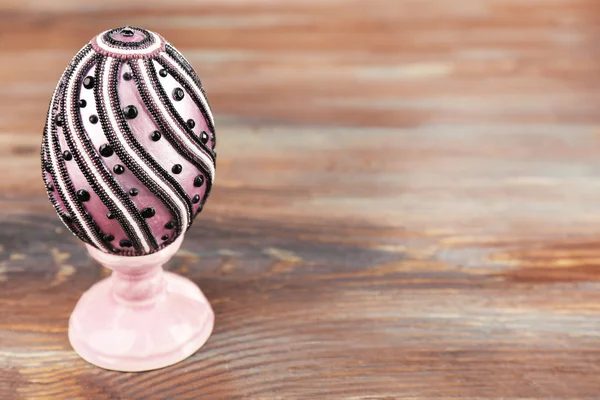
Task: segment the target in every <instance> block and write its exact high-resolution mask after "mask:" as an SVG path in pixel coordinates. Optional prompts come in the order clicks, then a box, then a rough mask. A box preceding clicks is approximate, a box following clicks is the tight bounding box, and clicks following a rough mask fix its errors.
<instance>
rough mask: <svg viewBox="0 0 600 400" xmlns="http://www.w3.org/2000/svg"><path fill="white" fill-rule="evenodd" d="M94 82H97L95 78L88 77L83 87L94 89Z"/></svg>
mask: <svg viewBox="0 0 600 400" xmlns="http://www.w3.org/2000/svg"><path fill="white" fill-rule="evenodd" d="M94 82H95V80H94V77H93V76H86V77H85V79H84V80H83V87H84V88H86V89H92V88H93V87H94Z"/></svg>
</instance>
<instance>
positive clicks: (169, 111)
mask: <svg viewBox="0 0 600 400" xmlns="http://www.w3.org/2000/svg"><path fill="white" fill-rule="evenodd" d="M135 62H136V63H137V67H138V70H139V71H140V72H141V74H140V77H141V78H142V80H143V82H144V85H145V86H146V88H147V89H148V93H149V94H150V96H151V98H152V100H153V101H154V104H156V105H157V106H158V108H159V111H160V113H161V114H162V115H164V116H165V119H166V122H167V125H168V126H170V127H171V128H172V129H173V132H174V134H175V136H176V137H177V138H178V139H179V140H180V141H181V143H182V144H183V146H185V147H187V148H188V149H190V150H192V151H193V152H194V155H195V156H196V157H197V158H198V159H199V160H200V162H202V164H203V165H204V166H205V167H206V169H207V170H208V175H209V178H210V180H211V182H212V181H214V179H215V165H214V161H213V159H212V158H211V156H210V155H209V154H208V152H207V151H206V150H205V149H204V148H202V147H201V146H199V145H198V143H196V141H194V140H192V139H191V136H193V132H191V131H190V130H189V128H187V126H186V125H185V123H184V122H183V120H182V118H181V116H180V115H179V114H178V113H177V112H176V111H175V108H174V107H173V105H172V104H171V103H170V100H169V98H168V96H167V95H166V93H164V90H163V88H162V86H161V85H160V83H159V82H158V79H157V77H156V74H155V71H154V66H153V65H152V64H150V63H152V61H151V60H135Z"/></svg>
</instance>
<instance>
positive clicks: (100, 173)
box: [42, 26, 216, 256]
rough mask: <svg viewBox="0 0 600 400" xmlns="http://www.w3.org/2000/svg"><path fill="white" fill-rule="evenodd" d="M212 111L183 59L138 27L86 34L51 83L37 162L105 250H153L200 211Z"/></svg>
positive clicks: (61, 211)
mask: <svg viewBox="0 0 600 400" xmlns="http://www.w3.org/2000/svg"><path fill="white" fill-rule="evenodd" d="M214 149H215V129H214V120H213V116H212V113H211V110H210V106H209V104H208V100H207V98H206V94H205V92H204V90H203V88H202V85H201V83H200V79H199V78H198V76H197V75H196V72H195V71H194V69H193V68H192V67H191V65H190V64H189V62H188V61H187V60H186V59H185V58H184V57H183V56H182V55H181V53H179V52H178V51H177V50H176V49H175V48H174V47H173V46H172V45H171V44H169V43H168V42H166V41H165V40H164V39H163V38H162V37H161V36H160V35H158V34H156V33H154V32H151V31H148V30H145V29H141V28H136V27H130V26H126V27H121V28H117V29H112V30H109V31H106V32H103V33H101V34H99V35H98V36H96V37H94V38H93V39H92V40H91V41H90V42H89V43H88V44H87V45H86V46H84V47H83V48H82V49H81V50H80V51H79V52H78V53H77V54H76V55H75V57H74V58H73V60H72V61H71V62H70V63H69V65H68V66H67V69H66V70H65V72H64V73H63V75H62V77H61V79H60V80H59V82H58V85H57V86H56V89H55V91H54V94H53V95H52V99H51V101H50V107H49V109H48V114H47V118H46V126H45V128H44V136H43V143H42V171H43V178H44V181H45V183H46V188H47V191H48V196H49V198H50V201H51V202H52V204H53V205H54V207H55V209H56V212H57V213H58V215H59V216H60V218H61V219H62V221H63V222H64V223H65V225H66V226H67V227H68V228H69V229H70V230H71V231H72V232H73V233H74V234H75V235H76V236H77V237H79V238H80V239H81V240H83V241H84V242H85V243H88V244H90V245H92V246H94V247H96V248H98V249H100V250H102V251H105V252H107V253H114V254H118V255H125V256H139V255H146V254H151V253H153V252H155V251H158V250H160V249H162V248H163V247H165V246H167V245H169V244H170V243H172V242H173V241H174V240H175V239H176V238H177V237H179V236H180V235H181V234H183V233H184V232H185V231H186V230H187V228H189V226H190V225H191V223H192V221H193V219H194V217H195V216H196V215H197V214H198V213H199V212H200V211H201V210H202V207H203V205H204V202H205V201H206V199H207V197H208V194H209V193H210V188H211V186H212V183H213V180H214V175H215V160H216V153H215V150H214Z"/></svg>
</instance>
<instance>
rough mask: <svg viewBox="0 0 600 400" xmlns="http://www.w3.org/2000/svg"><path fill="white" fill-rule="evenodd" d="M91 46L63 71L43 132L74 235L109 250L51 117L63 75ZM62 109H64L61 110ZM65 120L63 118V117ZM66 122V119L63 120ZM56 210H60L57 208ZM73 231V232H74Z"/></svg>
mask: <svg viewBox="0 0 600 400" xmlns="http://www.w3.org/2000/svg"><path fill="white" fill-rule="evenodd" d="M90 49H91V46H89V45H87V46H85V47H84V48H83V49H81V50H80V51H79V53H78V54H77V55H76V56H75V58H74V59H73V61H71V64H69V66H68V67H67V70H66V71H65V72H64V73H63V77H62V78H61V80H60V81H59V84H58V86H57V87H56V90H55V91H54V94H53V96H52V101H51V102H50V107H49V111H48V121H47V126H48V127H49V128H48V130H47V131H46V132H45V135H44V139H45V141H46V146H47V147H46V149H47V151H48V154H49V155H50V162H51V165H52V172H51V175H52V180H53V181H54V182H55V186H56V190H57V191H58V194H59V196H60V198H61V199H62V201H63V203H64V204H65V207H66V208H67V211H68V212H69V214H70V216H71V217H72V223H73V224H75V226H77V228H78V229H77V231H78V232H77V233H76V235H77V236H78V237H79V238H80V239H82V240H83V241H84V242H86V243H89V244H91V245H93V246H95V247H97V248H98V249H101V250H104V251H107V252H110V250H109V248H108V247H107V246H106V244H105V243H104V242H103V241H102V239H101V238H100V234H99V230H98V227H97V226H96V224H95V223H94V221H93V219H92V218H91V217H90V216H89V214H88V213H87V212H86V211H85V209H84V208H83V206H82V205H81V203H80V202H79V200H77V198H76V194H75V188H74V187H73V183H72V182H71V179H70V177H69V174H68V172H67V168H66V167H65V161H64V160H63V159H62V156H61V155H60V143H59V141H58V135H57V129H56V123H55V121H54V119H53V118H52V117H53V116H52V109H53V108H54V105H55V102H56V100H57V97H56V95H57V94H58V89H59V87H60V85H61V83H62V82H63V79H64V76H65V75H66V74H67V73H68V72H69V71H70V70H72V69H73V67H74V66H75V65H77V64H78V63H79V62H80V60H81V58H82V57H83V56H84V54H86V53H87V52H89V51H90ZM63 111H64V110H63ZM63 120H65V118H63ZM65 122H66V121H65ZM57 211H58V212H60V210H58V209H57ZM62 217H63V218H61V219H62V220H63V223H65V225H66V226H67V228H69V230H71V231H72V228H71V227H70V226H69V224H67V223H66V222H65V219H64V216H62ZM74 233H75V232H74Z"/></svg>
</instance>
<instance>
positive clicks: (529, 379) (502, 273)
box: [0, 0, 600, 399]
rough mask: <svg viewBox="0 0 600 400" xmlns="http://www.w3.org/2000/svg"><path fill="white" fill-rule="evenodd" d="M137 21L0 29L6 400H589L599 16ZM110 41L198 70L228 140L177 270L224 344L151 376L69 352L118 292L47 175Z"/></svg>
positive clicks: (584, 11) (504, 11) (300, 7)
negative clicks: (70, 222)
mask: <svg viewBox="0 0 600 400" xmlns="http://www.w3.org/2000/svg"><path fill="white" fill-rule="evenodd" d="M141 4H142V3H141V2H135V1H134V2H127V3H123V2H121V1H119V2H117V1H112V0H111V1H103V2H100V1H89V2H85V5H84V3H82V2H75V1H70V0H69V1H66V0H56V1H52V2H42V1H37V0H28V1H19V2H13V1H4V2H2V4H1V5H0V22H2V23H0V50H2V57H1V58H0V168H2V171H3V175H2V178H1V179H0V193H1V194H0V205H1V207H2V209H3V210H4V212H3V213H2V214H0V223H1V225H0V226H1V229H0V399H17V398H24V399H48V398H51V399H88V398H93V399H104V398H106V399H114V398H123V399H133V398H135V399H138V398H139V399H163V398H169V399H186V398H189V399H199V398H203V399H204V398H207V399H234V398H249V399H316V398H331V399H342V398H344V399H356V398H361V399H362V398H364V399H395V398H444V397H446V398H595V397H597V396H598V395H597V394H598V392H599V390H600V383H599V382H600V381H599V380H598V378H597V376H596V371H597V369H598V367H597V366H598V365H599V363H600V351H599V350H598V349H599V348H600V335H599V332H600V309H599V307H598V306H597V304H598V303H599V301H600V282H599V281H600V279H599V277H600V275H599V274H598V272H597V271H598V266H599V264H600V261H599V260H600V252H599V251H598V250H597V249H598V245H599V244H600V228H599V227H600V210H599V208H598V205H597V203H598V202H597V199H598V198H599V195H600V185H599V184H598V182H597V176H598V171H600V162H599V161H598V157H597V153H598V149H600V135H599V132H600V130H599V125H598V124H599V122H600V112H599V109H598V106H597V104H599V93H600V75H599V74H598V71H599V68H600V58H598V39H599V37H600V31H599V30H598V26H600V25H599V24H598V23H599V22H600V19H599V17H600V14H599V13H598V4H597V2H595V1H592V0H546V1H542V0H530V1H520V0H478V1H475V0H464V1H460V2H449V1H446V0H418V1H417V0H372V1H371V0H370V1H368V2H367V1H358V0H354V1H350V0H349V1H340V0H337V1H333V0H330V1H320V0H306V1H289V2H276V1H259V0H256V1H252V2H241V1H233V0H229V1H225V2H220V1H219V2H217V1H207V2H201V3H200V2H192V1H190V0H188V1H184V0H178V1H173V2H170V3H168V4H167V3H164V2H158V1H145V2H143V4H144V7H143V9H140V8H139V7H140V5H141ZM124 24H132V25H138V26H143V27H146V28H148V29H152V30H156V31H158V32H160V33H162V34H163V35H164V36H165V37H166V38H167V39H168V40H170V41H171V42H172V43H173V44H174V45H175V46H177V47H178V48H179V49H180V50H181V51H182V52H183V53H184V54H185V55H186V57H188V59H189V60H190V61H191V62H192V64H193V65H194V66H195V67H196V69H197V71H198V72H199V74H200V76H201V77H202V79H203V82H204V84H205V86H206V89H207V92H208V94H209V97H210V100H211V104H212V105H213V109H214V111H215V114H216V119H217V129H218V131H219V143H218V149H217V150H218V152H219V160H218V168H217V171H218V173H217V179H216V186H215V188H214V190H213V193H212V194H211V198H210V199H209V201H208V203H207V206H206V208H205V211H204V212H203V213H202V215H201V217H200V218H199V219H198V220H197V222H196V225H195V226H194V227H193V228H192V229H191V230H190V231H189V232H188V234H187V237H186V239H185V242H184V245H183V249H182V251H181V252H180V253H179V254H178V255H177V256H176V257H175V258H174V259H173V260H172V262H171V263H170V264H169V265H168V266H167V267H168V269H170V270H173V271H176V272H178V273H181V274H183V275H185V276H188V277H190V278H191V279H193V280H194V281H195V282H197V283H198V284H199V285H200V286H201V287H202V289H203V290H204V291H205V293H206V295H207V297H208V298H209V300H210V301H211V303H212V304H213V307H214V309H215V312H216V325H215V332H214V334H213V336H212V337H211V339H210V340H209V342H208V343H207V345H206V346H205V347H204V348H203V349H202V350H201V351H200V352H198V353H197V354H195V355H194V356H192V357H191V358H190V359H189V360H186V361H185V362H183V363H181V364H178V365H176V366H173V367H169V368H166V369H163V370H160V371H153V372H148V373H141V374H122V373H116V372H109V371H104V370H101V369H98V368H95V367H93V366H91V365H89V364H87V363H85V362H84V361H82V360H81V359H79V358H78V357H77V356H76V355H75V354H74V352H73V351H72V349H71V347H70V345H69V343H68V340H67V336H66V332H67V331H66V330H67V321H68V317H69V315H70V312H71V310H72V308H73V306H74V305H75V303H76V301H77V299H78V297H79V296H80V295H81V294H82V293H83V292H84V291H85V290H86V289H87V288H88V287H90V285H92V284H93V283H94V282H96V281H98V280H99V279H101V278H103V277H105V276H107V272H106V271H105V270H103V269H102V268H101V267H100V266H98V265H96V264H95V263H94V262H93V261H91V260H90V259H89V257H88V256H87V254H86V253H85V250H84V248H83V246H82V245H81V244H80V243H78V242H77V240H76V239H75V238H74V237H73V236H72V235H70V234H69V233H68V232H66V230H65V229H64V228H63V227H62V225H61V223H60V221H59V220H58V218H57V217H56V216H55V214H54V211H53V209H52V207H51V206H50V204H49V202H48V201H47V199H46V196H45V193H44V190H43V187H42V182H41V179H40V172H39V143H40V138H41V130H42V127H43V121H44V116H45V113H46V107H47V102H48V100H49V96H50V93H51V91H52V89H53V86H54V84H55V83H56V80H57V79H58V77H59V76H60V73H61V72H62V70H63V69H64V67H65V66H66V64H67V63H68V61H69V60H70V58H71V56H72V55H73V54H74V53H75V52H76V51H77V50H78V49H79V48H80V47H81V46H82V45H83V44H84V43H85V42H86V41H87V40H88V39H89V38H90V37H91V36H93V35H94V34H95V33H97V32H99V31H101V30H104V29H107V28H109V27H113V26H118V25H124Z"/></svg>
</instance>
